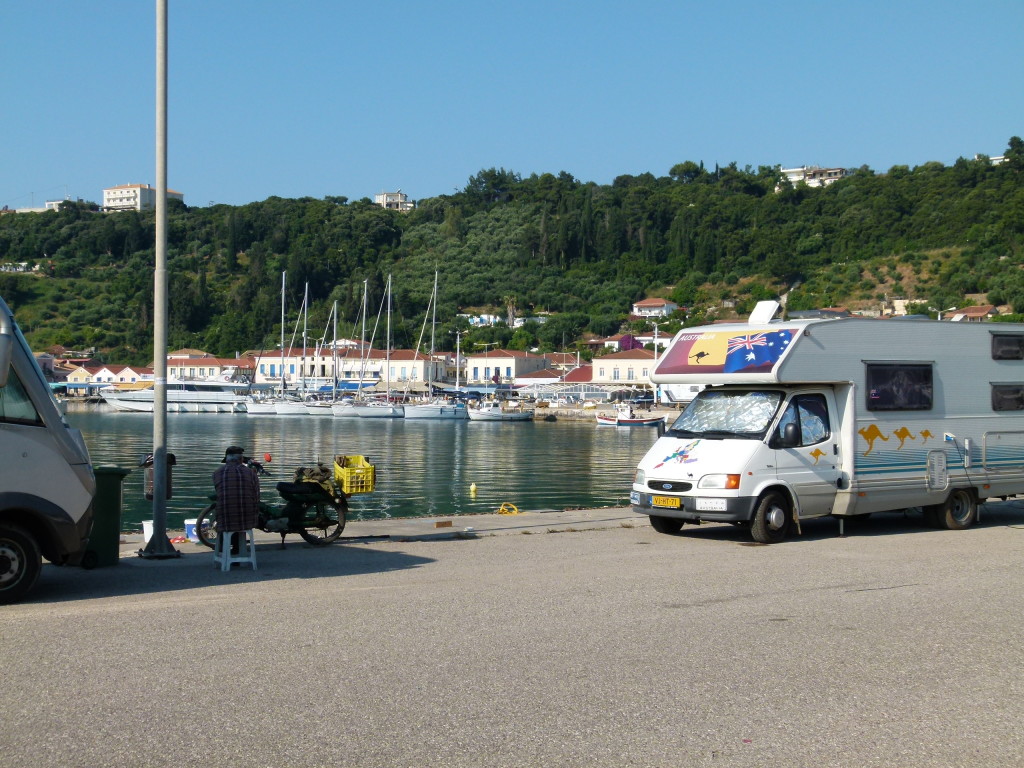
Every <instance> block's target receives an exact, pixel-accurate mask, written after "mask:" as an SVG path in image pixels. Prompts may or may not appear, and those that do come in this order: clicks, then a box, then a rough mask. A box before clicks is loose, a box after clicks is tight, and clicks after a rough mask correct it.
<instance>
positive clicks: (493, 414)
mask: <svg viewBox="0 0 1024 768" xmlns="http://www.w3.org/2000/svg"><path fill="white" fill-rule="evenodd" d="M469 420H470V421H533V411H503V410H501V409H500V408H470V409H469Z"/></svg>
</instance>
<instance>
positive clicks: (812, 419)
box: [778, 395, 832, 446]
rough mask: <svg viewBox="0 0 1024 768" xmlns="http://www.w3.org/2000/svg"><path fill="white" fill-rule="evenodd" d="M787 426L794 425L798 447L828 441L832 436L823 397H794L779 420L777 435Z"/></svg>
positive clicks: (826, 405)
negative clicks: (798, 441) (798, 442)
mask: <svg viewBox="0 0 1024 768" xmlns="http://www.w3.org/2000/svg"><path fill="white" fill-rule="evenodd" d="M787 424H796V425H797V428H798V431H799V433H800V445H801V446H805V445H814V444H815V443H820V442H822V441H823V440H828V438H829V436H830V435H831V434H832V429H831V427H830V426H829V420H828V404H827V403H826V402H825V397H824V395H797V396H796V397H794V398H793V399H792V400H791V401H790V403H789V405H788V406H786V410H785V412H783V414H782V418H781V419H779V432H778V433H779V434H780V435H781V434H782V433H783V431H784V430H785V428H786V425H787Z"/></svg>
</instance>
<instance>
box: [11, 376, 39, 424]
mask: <svg viewBox="0 0 1024 768" xmlns="http://www.w3.org/2000/svg"><path fill="white" fill-rule="evenodd" d="M5 422H6V423H9V424H33V425H35V424H42V423H43V420H42V419H41V418H39V412H38V411H37V410H36V407H35V406H34V405H33V404H32V399H31V398H30V397H29V396H28V392H26V391H25V387H24V386H23V385H22V383H21V379H19V378H18V374H17V373H15V372H14V371H13V370H12V371H11V373H10V375H9V376H8V378H7V386H5V387H0V423H5Z"/></svg>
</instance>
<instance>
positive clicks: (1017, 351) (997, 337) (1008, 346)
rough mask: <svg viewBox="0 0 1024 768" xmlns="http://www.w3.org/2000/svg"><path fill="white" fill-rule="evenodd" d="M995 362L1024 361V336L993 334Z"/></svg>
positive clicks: (993, 357)
mask: <svg viewBox="0 0 1024 768" xmlns="http://www.w3.org/2000/svg"><path fill="white" fill-rule="evenodd" d="M992 359H993V360H1024V334H1021V333H993V334H992Z"/></svg>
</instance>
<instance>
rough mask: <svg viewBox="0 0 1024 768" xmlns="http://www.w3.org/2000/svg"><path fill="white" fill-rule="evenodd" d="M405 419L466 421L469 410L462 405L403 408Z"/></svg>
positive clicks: (411, 406)
mask: <svg viewBox="0 0 1024 768" xmlns="http://www.w3.org/2000/svg"><path fill="white" fill-rule="evenodd" d="M405 418H407V419H446V420H455V419H468V418H469V409H468V408H467V407H466V406H465V404H463V403H453V404H448V403H425V404H424V405H407V406H405Z"/></svg>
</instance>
